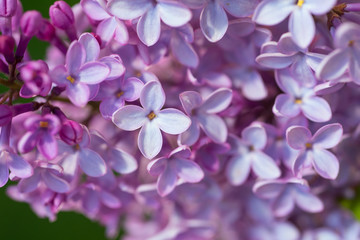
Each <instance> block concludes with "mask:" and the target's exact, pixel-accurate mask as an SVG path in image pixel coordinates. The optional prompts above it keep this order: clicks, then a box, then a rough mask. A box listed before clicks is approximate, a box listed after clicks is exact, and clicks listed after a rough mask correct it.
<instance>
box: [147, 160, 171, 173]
mask: <svg viewBox="0 0 360 240" xmlns="http://www.w3.org/2000/svg"><path fill="white" fill-rule="evenodd" d="M167 163H168V159H167V158H164V157H162V158H158V159H155V160H154V161H151V162H150V163H149V164H148V165H147V170H148V172H149V173H150V175H152V176H158V175H160V174H161V173H162V172H164V171H165V168H166V166H167Z"/></svg>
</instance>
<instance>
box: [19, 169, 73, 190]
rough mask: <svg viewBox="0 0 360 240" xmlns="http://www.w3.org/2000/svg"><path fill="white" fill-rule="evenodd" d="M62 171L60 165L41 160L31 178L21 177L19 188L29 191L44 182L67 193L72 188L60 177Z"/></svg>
mask: <svg viewBox="0 0 360 240" xmlns="http://www.w3.org/2000/svg"><path fill="white" fill-rule="evenodd" d="M61 173H62V168H61V167H60V166H59V165H56V164H51V163H45V162H39V163H38V166H37V167H36V168H35V169H34V174H33V175H32V176H31V177H29V178H24V179H21V180H20V182H19V185H18V188H19V190H20V192H22V193H29V192H32V191H35V190H36V189H37V188H38V187H39V185H40V184H41V183H43V184H45V185H46V186H47V187H48V188H50V189H51V190H52V191H54V192H57V193H66V192H68V191H69V190H70V185H69V183H68V182H66V181H65V180H64V179H62V178H61V177H60V176H61Z"/></svg>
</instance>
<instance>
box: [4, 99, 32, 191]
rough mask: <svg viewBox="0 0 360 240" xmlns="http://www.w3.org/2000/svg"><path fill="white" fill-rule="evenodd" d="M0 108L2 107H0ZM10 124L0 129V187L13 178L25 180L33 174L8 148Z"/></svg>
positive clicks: (27, 165) (24, 162)
mask: <svg viewBox="0 0 360 240" xmlns="http://www.w3.org/2000/svg"><path fill="white" fill-rule="evenodd" d="M0 106H2V105H0ZM10 130H11V122H9V123H7V124H6V125H4V126H2V127H1V133H0V187H3V186H4V185H5V184H6V183H7V182H8V179H9V170H10V171H11V173H10V179H13V178H15V177H18V178H27V177H30V176H31V175H32V174H33V168H32V167H31V165H30V164H29V163H28V162H27V161H25V160H24V159H23V158H22V157H20V156H19V155H17V154H16V153H15V151H14V150H13V149H12V148H11V147H10V146H9V140H10V139H9V138H10Z"/></svg>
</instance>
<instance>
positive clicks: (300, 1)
mask: <svg viewBox="0 0 360 240" xmlns="http://www.w3.org/2000/svg"><path fill="white" fill-rule="evenodd" d="M304 2H305V0H299V1H298V3H297V5H298V6H299V7H301V6H302V5H303V4H304Z"/></svg>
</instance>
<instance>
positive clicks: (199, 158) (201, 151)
mask: <svg viewBox="0 0 360 240" xmlns="http://www.w3.org/2000/svg"><path fill="white" fill-rule="evenodd" d="M199 142H200V144H199V145H200V146H197V148H196V152H195V161H196V162H198V163H199V164H200V165H201V166H202V167H203V168H204V169H206V170H208V171H210V172H217V171H218V170H219V169H220V158H219V155H222V154H225V153H227V152H228V151H229V149H230V146H229V144H227V143H220V144H219V143H214V142H213V141H211V140H210V139H208V138H204V139H202V140H200V141H199Z"/></svg>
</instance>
